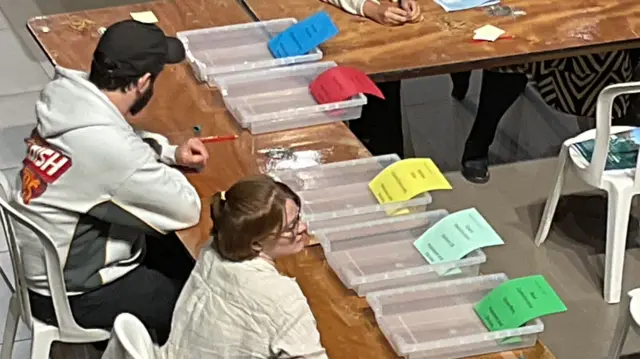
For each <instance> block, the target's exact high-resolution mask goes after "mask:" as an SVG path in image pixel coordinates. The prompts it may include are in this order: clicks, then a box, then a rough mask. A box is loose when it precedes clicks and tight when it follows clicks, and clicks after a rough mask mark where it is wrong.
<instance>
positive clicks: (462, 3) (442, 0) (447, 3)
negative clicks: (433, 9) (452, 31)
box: [433, 0, 500, 12]
mask: <svg viewBox="0 0 640 359" xmlns="http://www.w3.org/2000/svg"><path fill="white" fill-rule="evenodd" d="M433 1H435V2H436V4H438V5H440V6H442V8H443V9H445V10H446V11H447V12H451V11H460V10H467V9H473V8H476V7H483V6H489V5H496V4H499V3H500V0H433Z"/></svg>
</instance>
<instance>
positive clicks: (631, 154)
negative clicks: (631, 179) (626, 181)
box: [570, 128, 640, 170]
mask: <svg viewBox="0 0 640 359" xmlns="http://www.w3.org/2000/svg"><path fill="white" fill-rule="evenodd" d="M593 134H594V135H595V132H594V133H593ZM595 144H596V142H595V140H594V139H588V140H585V141H581V142H576V143H574V144H572V145H571V147H570V151H572V152H574V153H577V154H579V155H580V156H579V157H576V156H574V158H575V159H576V160H578V161H579V164H580V165H581V166H582V167H586V166H588V165H589V163H591V158H592V157H593V152H594V150H595ZM638 150H640V128H634V129H632V130H628V131H622V132H618V133H614V134H612V135H611V136H610V137H609V152H608V154H607V162H606V164H605V167H604V169H605V170H624V169H635V168H636V162H638Z"/></svg>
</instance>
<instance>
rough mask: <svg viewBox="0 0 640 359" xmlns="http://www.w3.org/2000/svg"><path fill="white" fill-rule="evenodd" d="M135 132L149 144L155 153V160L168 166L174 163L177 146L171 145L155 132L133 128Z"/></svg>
mask: <svg viewBox="0 0 640 359" xmlns="http://www.w3.org/2000/svg"><path fill="white" fill-rule="evenodd" d="M135 132H136V134H137V135H138V136H140V138H142V140H143V141H144V142H145V143H146V144H148V145H149V146H151V148H152V149H153V151H154V152H155V153H156V160H158V161H160V162H162V163H164V164H167V165H169V166H175V165H176V148H178V146H174V145H171V144H170V143H169V140H168V139H167V138H166V137H164V136H162V135H160V134H157V133H153V132H147V131H139V130H135Z"/></svg>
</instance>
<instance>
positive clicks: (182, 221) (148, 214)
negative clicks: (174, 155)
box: [111, 151, 201, 234]
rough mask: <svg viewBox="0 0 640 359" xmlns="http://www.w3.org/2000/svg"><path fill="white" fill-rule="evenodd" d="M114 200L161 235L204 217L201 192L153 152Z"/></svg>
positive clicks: (142, 162)
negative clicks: (160, 160)
mask: <svg viewBox="0 0 640 359" xmlns="http://www.w3.org/2000/svg"><path fill="white" fill-rule="evenodd" d="M149 152H150V151H149ZM111 202H113V203H114V204H115V205H116V206H118V207H120V208H121V209H123V210H124V211H125V212H128V213H130V214H132V215H133V216H135V217H136V218H138V219H139V220H141V221H142V222H144V224H146V225H147V226H148V227H150V228H151V229H153V230H154V231H155V232H158V233H160V234H166V233H168V232H173V231H177V230H181V229H185V228H189V227H192V226H194V225H196V224H197V223H198V222H199V220H200V209H201V203H200V197H199V196H198V192H196V190H195V188H193V186H192V185H191V184H190V183H189V182H188V181H187V179H186V177H185V176H184V175H183V174H182V173H181V172H180V171H178V170H177V169H175V168H171V167H169V166H167V165H165V164H163V163H160V162H158V161H157V160H156V158H155V157H154V156H153V155H152V154H151V153H148V155H147V157H146V158H144V159H142V160H141V161H139V166H138V167H137V168H136V169H135V170H134V171H133V172H132V173H131V175H129V176H128V177H127V178H126V179H125V180H124V182H123V183H122V184H121V185H120V187H119V188H118V189H117V190H116V192H115V193H114V194H113V196H112V199H111Z"/></svg>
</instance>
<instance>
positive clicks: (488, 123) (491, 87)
mask: <svg viewBox="0 0 640 359" xmlns="http://www.w3.org/2000/svg"><path fill="white" fill-rule="evenodd" d="M470 76H471V72H458V73H452V74H451V80H452V81H453V87H454V91H455V89H456V87H460V86H469V77H470ZM527 82H528V79H527V76H526V75H525V74H518V73H501V72H493V71H487V70H485V71H482V85H481V87H480V100H479V102H478V112H477V113H476V118H475V120H474V121H473V126H472V127H471V132H469V136H468V137H467V142H466V143H465V147H464V153H463V155H462V161H463V162H464V161H469V160H477V159H481V158H487V157H488V156H489V147H490V146H491V144H492V143H493V140H494V139H495V136H496V131H497V130H498V124H499V123H500V119H501V118H502V116H504V114H505V113H506V112H507V110H508V109H509V107H511V105H512V104H513V103H514V102H515V101H516V100H517V99H518V97H520V95H522V93H523V92H524V90H525V89H526V87H527Z"/></svg>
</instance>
